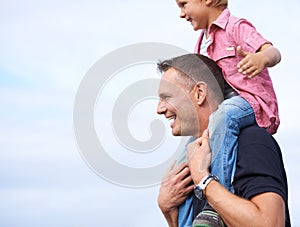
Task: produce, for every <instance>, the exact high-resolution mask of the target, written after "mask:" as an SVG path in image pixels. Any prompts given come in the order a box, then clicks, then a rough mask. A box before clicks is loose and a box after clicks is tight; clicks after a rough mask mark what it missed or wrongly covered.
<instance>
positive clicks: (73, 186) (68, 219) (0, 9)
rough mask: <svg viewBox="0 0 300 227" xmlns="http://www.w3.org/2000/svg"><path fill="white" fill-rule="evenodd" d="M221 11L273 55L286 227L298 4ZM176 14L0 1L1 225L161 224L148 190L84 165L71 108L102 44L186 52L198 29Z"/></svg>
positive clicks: (154, 6) (232, 4) (292, 192)
mask: <svg viewBox="0 0 300 227" xmlns="http://www.w3.org/2000/svg"><path fill="white" fill-rule="evenodd" d="M229 8H230V10H231V11H232V13H233V14H235V15H236V16H239V17H245V18H247V19H249V20H250V21H251V22H253V24H254V25H255V26H256V28H257V29H258V31H259V32H260V33H262V35H263V36H265V37H266V38H268V39H269V40H271V41H272V42H273V44H274V45H275V46H276V47H278V48H279V49H280V51H281V53H282V62H281V63H280V64H279V65H277V66H276V67H274V68H272V69H271V70H270V72H271V77H272V79H273V83H274V87H275V90H276V93H277V96H278V100H279V108H280V116H281V126H280V128H279V131H278V133H277V134H276V135H275V138H276V139H277V141H278V143H279V144H280V146H281V148H282V152H283V157H284V161H285V165H286V171H287V175H288V180H289V197H290V198H289V204H290V212H291V216H292V221H293V225H294V226H300V218H299V215H297V214H299V213H300V205H299V203H298V201H299V200H300V183H299V181H298V180H297V179H298V176H299V175H300V169H299V167H298V163H299V162H300V153H299V151H298V150H299V149H298V141H299V134H300V124H299V123H298V118H299V117H298V113H299V112H300V105H299V102H298V101H297V98H299V97H300V95H299V83H300V79H299V76H298V75H297V74H298V73H297V71H298V70H297V66H298V64H299V60H300V58H299V45H297V43H298V41H299V40H300V29H299V28H298V27H297V26H298V25H297V22H298V21H299V19H300V15H299V9H300V3H299V1H296V0H291V1H289V2H288V3H283V2H282V1H278V0H276V1H271V0H265V1H258V0H253V1H251V4H250V3H249V2H247V1H229ZM254 11H255V13H254ZM178 15H179V10H178V9H177V7H176V4H175V0H170V1H159V0H152V1H138V0H123V1H120V0H116V1H101V0H100V1H99V0H98V1H81V0H78V1H65V0H62V1H57V0H52V1H36V0H29V1H26V2H25V1H16V0H11V1H0V28H1V35H0V78H1V80H0V81H1V83H0V89H1V93H0V103H1V106H2V108H1V118H0V125H1V127H0V147H1V149H0V156H1V159H0V160H1V165H0V201H1V203H0V220H1V221H0V225H1V226H5V227H6V226H7V227H15V226H16V227H18V226H23V227H24V226H30V227H32V226H63V227H82V226H85V227H92V226H112V227H114V226H118V225H119V224H120V222H121V223H122V226H128V227H135V226H136V227H137V226H141V225H143V226H145V227H147V226H149V227H150V226H166V224H165V222H164V219H163V217H162V215H161V214H160V211H159V209H158V207H157V205H156V197H157V194H158V187H151V188H143V189H131V188H124V187H119V186H116V185H113V184H110V183H108V182H107V181H105V180H103V179H102V178H101V177H99V176H98V175H97V174H95V173H94V172H93V171H92V170H91V169H90V168H89V167H88V166H87V165H86V163H85V161H84V160H83V159H82V157H81V154H80V152H79V151H78V149H77V146H76V140H75V137H74V132H73V123H72V120H73V119H72V114H73V104H74V100H75V96H76V92H77V89H78V87H79V85H80V82H81V80H82V79H83V77H84V75H85V74H86V73H87V71H88V70H89V69H90V68H91V66H92V65H93V64H94V63H95V62H96V61H98V60H99V59H101V58H102V57H103V56H105V55H106V54H108V53H110V52H111V51H113V50H116V49H118V48H120V47H123V46H126V45H130V44H135V43H140V42H162V43H168V44H172V45H176V46H178V47H181V48H183V49H186V50H188V51H193V48H194V44H195V42H196V39H197V36H198V32H194V31H193V30H192V28H191V26H190V24H189V23H187V22H185V21H184V20H181V19H180V18H179V16H178ZM146 69H147V72H146ZM148 70H149V68H148V67H146V68H145V70H144V71H145V72H144V74H145V75H151V76H153V77H155V73H156V72H155V70H154V69H153V71H151V72H148ZM137 74H138V75H137V77H138V76H140V73H137ZM117 88H118V86H116V87H114V89H117ZM114 91H115V90H114ZM110 94H113V93H109V91H107V98H108V99H109V98H110ZM151 107H152V108H151ZM148 108H149V109H148V110H147V111H145V108H144V107H140V108H139V109H137V110H135V111H136V112H133V114H136V116H139V117H140V118H139V120H140V121H142V122H143V121H144V122H146V121H147V119H149V118H150V117H153V118H158V117H157V116H156V115H155V113H154V114H153V115H152V114H148V112H150V111H152V109H154V108H155V103H154V102H152V103H149V107H148ZM143 111H144V112H143ZM145 112H147V114H146V113H145ZM99 116H100V113H99V115H98V117H99ZM141 116H144V118H142V117H141ZM100 118H101V117H100ZM108 119H109V118H108ZM131 121H132V120H131ZM145 124H146V125H147V123H145ZM108 127H109V124H108ZM135 127H136V126H135ZM134 129H137V130H141V131H143V130H144V128H142V129H141V128H138V127H137V128H134ZM144 131H146V130H144ZM167 132H169V131H168V130H167ZM132 133H133V134H134V135H136V136H142V137H143V136H144V137H147V134H145V135H143V134H142V133H141V135H140V133H139V132H136V131H135V130H133V132H132ZM108 140H109V139H108ZM111 141H112V144H114V143H116V141H115V139H114V138H112V137H111ZM112 155H114V154H112ZM116 156H117V154H115V156H114V157H116ZM131 157H132V159H134V161H136V162H139V160H138V159H137V157H133V155H132V156H131ZM118 158H119V159H121V161H124V162H127V161H128V160H122V159H124V157H123V156H122V155H121V156H120V157H118ZM160 158H165V157H164V155H163V154H160V155H156V156H155V155H153V156H151V161H153V160H154V161H153V163H155V160H156V159H160ZM143 161H144V160H143Z"/></svg>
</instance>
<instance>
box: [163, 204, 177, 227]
mask: <svg viewBox="0 0 300 227" xmlns="http://www.w3.org/2000/svg"><path fill="white" fill-rule="evenodd" d="M162 213H163V215H164V216H165V219H166V221H167V222H168V225H169V227H178V209H177V208H175V209H172V210H169V211H162Z"/></svg>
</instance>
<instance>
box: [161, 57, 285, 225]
mask: <svg viewBox="0 0 300 227" xmlns="http://www.w3.org/2000/svg"><path fill="white" fill-rule="evenodd" d="M158 67H159V69H160V71H161V72H162V73H163V75H162V78H161V83H160V87H159V98H160V100H159V103H158V107H157V113H158V114H164V115H165V117H166V118H167V119H169V120H170V127H171V129H172V134H173V135H175V136H194V137H196V138H198V139H197V140H196V141H194V142H192V143H191V144H190V145H189V146H188V149H187V158H188V164H184V163H183V164H180V165H179V166H177V167H174V166H172V167H170V169H169V170H168V172H167V174H166V176H165V177H164V178H163V181H162V184H161V188H160V193H159V197H158V204H159V207H160V209H161V210H162V212H163V214H164V216H165V218H166V220H167V222H168V225H169V226H170V227H177V226H178V217H179V215H180V213H178V207H179V205H180V204H182V203H183V202H185V200H186V199H187V198H188V195H189V194H190V193H193V188H194V185H198V186H197V187H195V189H196V191H195V193H196V196H197V198H196V197H195V196H193V206H192V207H193V208H192V207H189V209H190V213H192V212H193V211H194V212H193V218H194V217H195V216H196V215H197V213H199V212H200V211H201V210H203V208H204V205H205V203H206V202H207V203H208V204H209V205H210V206H211V207H212V208H213V209H214V210H216V211H217V212H218V214H219V215H220V216H221V217H222V219H223V221H224V222H225V223H226V225H227V226H290V219H289V211H288V205H287V200H288V196H287V181H286V174H285V169H284V165H283V162H282V157H281V152H280V149H279V147H278V145H277V143H276V142H275V140H274V139H273V138H272V137H271V136H270V135H269V134H268V133H267V132H266V131H265V130H264V129H261V128H259V127H257V126H250V127H247V128H245V129H243V130H242V131H241V134H240V135H239V147H238V154H237V162H236V171H235V174H234V181H233V187H234V191H235V194H233V193H231V192H230V191H228V190H227V189H225V188H224V187H223V186H222V185H221V184H220V183H219V182H218V180H217V177H216V176H213V175H211V174H210V171H209V165H210V163H211V152H210V147H209V135H208V131H207V130H206V128H207V127H208V122H209V117H210V116H211V114H212V113H213V112H214V111H215V110H216V109H217V108H218V106H219V104H220V103H221V102H222V101H223V86H224V81H223V77H222V73H221V71H220V69H219V67H218V66H217V65H216V63H214V62H213V61H212V60H210V59H208V58H206V57H204V56H201V55H195V54H188V55H183V56H179V57H177V58H173V59H170V60H166V61H163V62H161V63H159V64H158ZM189 198H190V197H189ZM192 209H193V211H192ZM189 224H190V223H189Z"/></svg>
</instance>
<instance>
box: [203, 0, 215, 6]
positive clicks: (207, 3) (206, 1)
mask: <svg viewBox="0 0 300 227" xmlns="http://www.w3.org/2000/svg"><path fill="white" fill-rule="evenodd" d="M213 2H214V0H205V4H206V5H207V6H209V5H211V4H212V3H213Z"/></svg>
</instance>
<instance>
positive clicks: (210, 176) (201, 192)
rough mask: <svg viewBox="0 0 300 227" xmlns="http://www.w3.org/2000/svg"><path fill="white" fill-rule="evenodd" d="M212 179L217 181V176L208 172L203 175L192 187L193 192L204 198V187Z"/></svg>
mask: <svg viewBox="0 0 300 227" xmlns="http://www.w3.org/2000/svg"><path fill="white" fill-rule="evenodd" d="M212 180H215V181H219V178H218V177H217V176H216V175H214V174H208V175H207V176H205V177H203V178H202V180H201V181H200V183H199V184H197V185H196V186H195V187H194V193H195V196H196V197H197V198H198V199H200V200H203V199H204V198H205V196H204V189H205V188H206V186H207V185H208V184H209V182H211V181H212Z"/></svg>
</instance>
